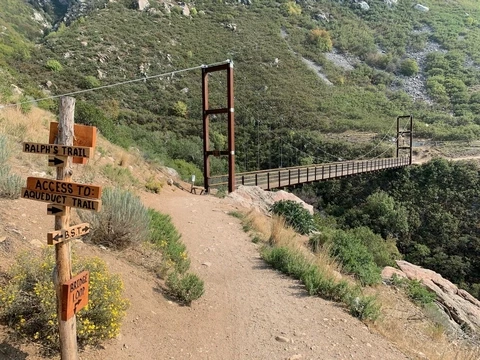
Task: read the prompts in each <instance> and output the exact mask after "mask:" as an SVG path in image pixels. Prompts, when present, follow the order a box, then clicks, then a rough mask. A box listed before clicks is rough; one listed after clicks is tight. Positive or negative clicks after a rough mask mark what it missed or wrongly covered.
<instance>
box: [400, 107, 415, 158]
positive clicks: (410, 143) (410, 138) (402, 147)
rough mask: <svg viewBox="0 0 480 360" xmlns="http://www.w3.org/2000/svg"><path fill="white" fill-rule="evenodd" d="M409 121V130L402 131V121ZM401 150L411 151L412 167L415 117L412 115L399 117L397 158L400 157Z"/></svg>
mask: <svg viewBox="0 0 480 360" xmlns="http://www.w3.org/2000/svg"><path fill="white" fill-rule="evenodd" d="M405 119H407V121H408V124H407V125H408V130H400V121H401V120H405ZM404 135H407V136H408V146H407V145H405V137H404ZM400 142H401V144H400ZM400 150H409V157H410V164H409V165H412V160H413V116H412V115H403V116H397V158H398V156H399V153H400Z"/></svg>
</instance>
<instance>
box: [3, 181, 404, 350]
mask: <svg viewBox="0 0 480 360" xmlns="http://www.w3.org/2000/svg"><path fill="white" fill-rule="evenodd" d="M142 200H143V201H144V203H145V205H147V206H148V207H152V208H155V209H158V210H159V211H161V212H163V213H168V214H170V215H171V216H172V219H173V222H174V224H175V225H176V226H177V228H178V229H179V230H180V232H181V234H182V239H183V242H184V243H185V244H186V245H187V248H188V252H189V256H190V258H191V260H192V266H191V269H192V271H194V272H196V273H197V274H198V275H199V276H200V277H201V278H202V279H203V280H204V281H205V289H206V291H205V294H204V296H203V297H202V298H201V299H199V300H198V301H196V302H194V303H193V304H192V306H191V307H186V306H181V305H178V304H177V303H175V302H174V301H171V300H170V299H168V298H167V297H166V296H165V295H164V294H163V292H162V291H161V288H160V284H159V282H158V280H157V279H156V278H155V277H154V276H153V275H152V274H150V273H148V272H146V271H145V270H144V269H143V268H141V267H137V266H134V265H132V264H131V263H129V262H127V261H126V260H125V259H124V258H123V256H121V255H119V254H117V253H114V252H112V251H106V250H101V249H100V248H98V247H93V246H90V245H88V244H83V243H77V244H75V251H76V252H77V253H78V254H80V255H88V256H100V257H102V258H103V259H104V260H105V261H106V262H107V264H108V267H109V269H110V270H111V271H112V272H114V273H118V274H119V275H120V276H121V277H122V279H123V281H124V284H125V295H126V296H127V297H128V298H129V300H130V302H131V306H130V309H129V310H128V313H127V317H126V319H125V321H124V324H123V326H122V330H121V335H120V336H119V337H118V338H117V339H113V340H111V341H109V342H107V343H106V344H104V345H103V346H102V347H101V348H99V349H93V348H89V349H86V351H84V352H82V353H81V354H80V359H81V360H110V359H117V360H124V359H141V360H160V359H162V360H163V359H180V360H181V359H198V360H203V359H205V360H207V359H208V360H220V359H222V360H230V359H242V360H243V359H245V360H247V359H249V360H250V359H251V360H254V359H258V360H264V359H312V360H313V359H315V360H316V359H383V360H387V359H392V360H393V359H406V357H405V356H404V355H403V354H401V353H400V352H399V351H398V350H397V349H395V348H394V347H393V346H392V345H391V344H390V343H389V342H388V341H387V340H385V339H384V338H382V337H381V336H379V335H376V334H372V333H370V331H369V329H368V328H367V327H366V326H365V325H364V324H363V323H361V322H360V321H358V320H357V319H355V318H353V317H351V316H349V315H348V313H347V312H346V311H345V310H344V309H343V308H342V307H340V306H338V304H335V303H332V302H328V301H325V300H322V299H320V298H318V297H309V296H306V293H305V291H304V290H303V289H302V287H301V286H300V285H299V284H298V282H296V281H294V280H292V279H289V278H288V277H285V276H283V275H282V274H280V273H278V272H276V271H274V270H272V269H270V268H268V267H267V266H266V265H265V263H264V262H263V261H262V260H261V259H260V257H259V252H258V249H257V245H255V244H253V243H252V242H251V240H250V239H249V237H248V236H247V234H245V233H244V232H243V231H242V229H241V225H240V222H239V220H238V219H236V218H234V217H232V216H230V215H228V214H227V212H228V211H230V210H232V209H233V207H232V206H231V205H227V204H226V203H225V202H224V201H223V200H221V199H218V198H215V197H212V196H199V195H191V194H189V193H187V192H182V191H180V190H178V189H177V190H176V191H173V188H170V187H167V188H166V189H164V190H162V193H161V194H160V195H152V194H143V195H142ZM3 204H4V205H5V204H12V205H14V206H12V208H11V209H10V210H11V211H2V212H0V217H1V218H2V221H3V223H4V225H5V226H6V227H8V226H10V225H7V224H9V223H11V221H12V220H11V219H15V217H16V218H17V219H19V218H20V219H21V218H22V213H25V211H30V213H27V214H28V216H26V218H27V219H28V221H26V222H23V221H20V222H16V224H15V227H16V228H17V229H18V230H19V231H20V232H22V234H23V235H25V237H26V241H25V243H28V242H29V240H30V238H31V236H34V233H33V232H32V233H30V232H31V228H32V226H35V225H32V224H48V223H50V222H51V220H52V219H51V217H47V216H46V215H40V214H44V204H40V203H35V202H31V201H30V202H29V201H27V200H22V199H20V200H16V201H15V202H3ZM7 214H9V216H12V218H10V220H9V219H8V218H6V215H7ZM30 214H31V215H30ZM23 218H25V216H23ZM47 227H48V226H47ZM42 231H44V232H46V229H43V230H42ZM35 235H36V236H37V238H43V234H39V233H38V232H37V233H36V234H35ZM38 236H39V237H38ZM25 246H26V245H25ZM2 261H3V260H2ZM9 343H10V342H9V340H8V338H6V336H5V331H4V330H3V332H2V329H1V328H0V350H1V349H2V345H5V349H6V348H7V346H9V347H10V345H8V344H9ZM11 345H14V344H11ZM15 346H16V345H15ZM18 348H19V349H18V351H17V352H15V351H14V350H13V349H10V350H9V352H7V350H5V351H4V352H3V353H2V351H0V359H1V360H14V359H15V360H16V359H22V360H23V359H27V360H38V359H43V358H42V357H41V356H40V355H39V354H38V348H37V347H34V346H32V345H29V344H24V345H21V346H19V347H18ZM2 354H7V355H2ZM9 354H10V355H9ZM12 354H13V355H12ZM27 354H28V355H27ZM2 356H3V357H2ZM5 356H6V357H5ZM25 356H26V357H25Z"/></svg>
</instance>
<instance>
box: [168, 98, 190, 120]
mask: <svg viewBox="0 0 480 360" xmlns="http://www.w3.org/2000/svg"><path fill="white" fill-rule="evenodd" d="M172 113H173V114H174V115H175V116H178V117H182V118H186V117H187V115H188V108H187V104H185V103H184V102H183V101H177V102H176V103H175V104H173V106H172Z"/></svg>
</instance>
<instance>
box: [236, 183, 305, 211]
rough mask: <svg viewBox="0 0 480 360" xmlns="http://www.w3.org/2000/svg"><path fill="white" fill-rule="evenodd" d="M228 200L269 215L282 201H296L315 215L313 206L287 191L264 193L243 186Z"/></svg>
mask: <svg viewBox="0 0 480 360" xmlns="http://www.w3.org/2000/svg"><path fill="white" fill-rule="evenodd" d="M227 198H228V199H229V200H230V201H231V202H233V203H235V204H238V205H240V206H243V207H245V208H255V209H256V210H258V211H260V212H263V213H265V214H268V213H269V209H270V207H271V206H272V205H273V204H274V203H275V202H277V201H280V200H293V201H296V202H298V203H300V204H302V206H303V207H304V208H305V209H307V210H308V211H309V212H310V214H313V206H312V205H309V204H307V203H305V202H304V201H303V200H301V199H299V198H298V197H297V196H295V195H293V194H291V193H288V192H286V191H283V190H280V191H264V190H262V189H261V188H260V187H258V186H243V185H240V187H239V188H238V189H237V190H236V191H234V192H233V193H230V194H228V196H227Z"/></svg>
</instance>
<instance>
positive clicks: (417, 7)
mask: <svg viewBox="0 0 480 360" xmlns="http://www.w3.org/2000/svg"><path fill="white" fill-rule="evenodd" d="M413 8H414V9H415V10H418V11H422V12H427V11H429V10H430V9H429V8H428V7H426V6H425V5H421V4H417V5H415V6H414V7H413Z"/></svg>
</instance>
